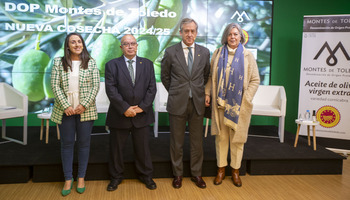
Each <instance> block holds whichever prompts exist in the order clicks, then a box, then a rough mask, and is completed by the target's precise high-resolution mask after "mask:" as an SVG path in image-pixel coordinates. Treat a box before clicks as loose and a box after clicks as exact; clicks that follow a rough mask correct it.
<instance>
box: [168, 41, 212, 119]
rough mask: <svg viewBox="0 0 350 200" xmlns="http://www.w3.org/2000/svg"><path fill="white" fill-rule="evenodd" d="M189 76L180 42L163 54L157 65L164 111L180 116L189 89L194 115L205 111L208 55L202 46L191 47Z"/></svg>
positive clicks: (207, 51) (208, 67)
mask: <svg viewBox="0 0 350 200" xmlns="http://www.w3.org/2000/svg"><path fill="white" fill-rule="evenodd" d="M194 50H195V52H194V56H193V59H194V62H193V66H192V73H191V74H190V73H189V70H188V66H187V64H186V60H185V55H184V51H183V49H182V45H181V42H180V43H178V44H175V45H173V46H171V47H169V48H167V49H166V50H165V53H164V57H163V60H162V63H161V79H162V83H163V85H164V87H165V88H166V89H167V90H168V93H169V96H168V103H167V111H168V112H169V113H170V114H173V115H182V114H183V113H185V110H186V108H187V100H188V98H189V91H190V88H191V91H192V98H193V102H194V105H195V108H196V111H197V114H198V115H202V114H204V110H205V91H204V88H205V84H206V83H207V81H208V77H209V72H210V62H209V58H210V53H209V50H208V49H207V48H205V47H203V46H200V45H197V44H195V49H194Z"/></svg>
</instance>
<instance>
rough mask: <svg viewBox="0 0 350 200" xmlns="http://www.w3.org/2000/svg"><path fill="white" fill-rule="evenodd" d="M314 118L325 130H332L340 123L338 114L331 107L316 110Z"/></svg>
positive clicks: (336, 110)
mask: <svg viewBox="0 0 350 200" xmlns="http://www.w3.org/2000/svg"><path fill="white" fill-rule="evenodd" d="M316 118H317V120H318V121H319V122H320V125H321V126H323V127H325V128H333V127H335V126H336V125H337V124H338V123H339V121H340V112H339V110H338V109H336V108H335V107H333V106H329V105H327V106H322V107H321V108H320V109H318V110H317V114H316Z"/></svg>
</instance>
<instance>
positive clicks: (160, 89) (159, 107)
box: [153, 82, 168, 137]
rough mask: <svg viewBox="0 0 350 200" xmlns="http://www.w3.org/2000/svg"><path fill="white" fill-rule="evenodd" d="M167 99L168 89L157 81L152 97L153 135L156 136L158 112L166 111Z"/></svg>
mask: <svg viewBox="0 0 350 200" xmlns="http://www.w3.org/2000/svg"><path fill="white" fill-rule="evenodd" d="M167 101H168V91H167V90H166V89H165V87H164V86H163V84H162V83H160V82H159V83H157V93H156V97H155V99H154V115H155V121H154V126H153V128H154V137H158V113H159V112H168V111H167V110H166V104H167Z"/></svg>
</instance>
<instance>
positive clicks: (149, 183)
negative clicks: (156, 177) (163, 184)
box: [140, 178, 157, 190]
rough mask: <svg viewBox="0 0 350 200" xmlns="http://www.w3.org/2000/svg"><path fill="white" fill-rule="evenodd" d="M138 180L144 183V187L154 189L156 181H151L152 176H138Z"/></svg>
mask: <svg viewBox="0 0 350 200" xmlns="http://www.w3.org/2000/svg"><path fill="white" fill-rule="evenodd" d="M140 181H141V182H142V183H144V184H145V185H146V188H148V189H150V190H155V189H156V188H157V185H156V183H155V182H154V181H153V179H152V178H149V179H144V178H140Z"/></svg>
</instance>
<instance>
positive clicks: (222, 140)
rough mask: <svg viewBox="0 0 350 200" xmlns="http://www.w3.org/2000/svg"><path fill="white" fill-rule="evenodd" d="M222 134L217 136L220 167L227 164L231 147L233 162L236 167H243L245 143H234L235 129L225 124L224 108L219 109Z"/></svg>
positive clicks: (217, 154)
mask: <svg viewBox="0 0 350 200" xmlns="http://www.w3.org/2000/svg"><path fill="white" fill-rule="evenodd" d="M218 114H219V123H220V129H221V131H220V135H216V136H215V147H216V160H217V165H218V167H225V166H227V153H228V150H229V148H230V155H231V164H230V166H231V167H232V168H234V169H239V168H240V167H241V162H242V157H243V148H244V143H233V142H232V138H233V136H234V134H235V131H233V130H232V129H230V128H229V127H228V126H226V125H225V124H224V110H223V109H218Z"/></svg>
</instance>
